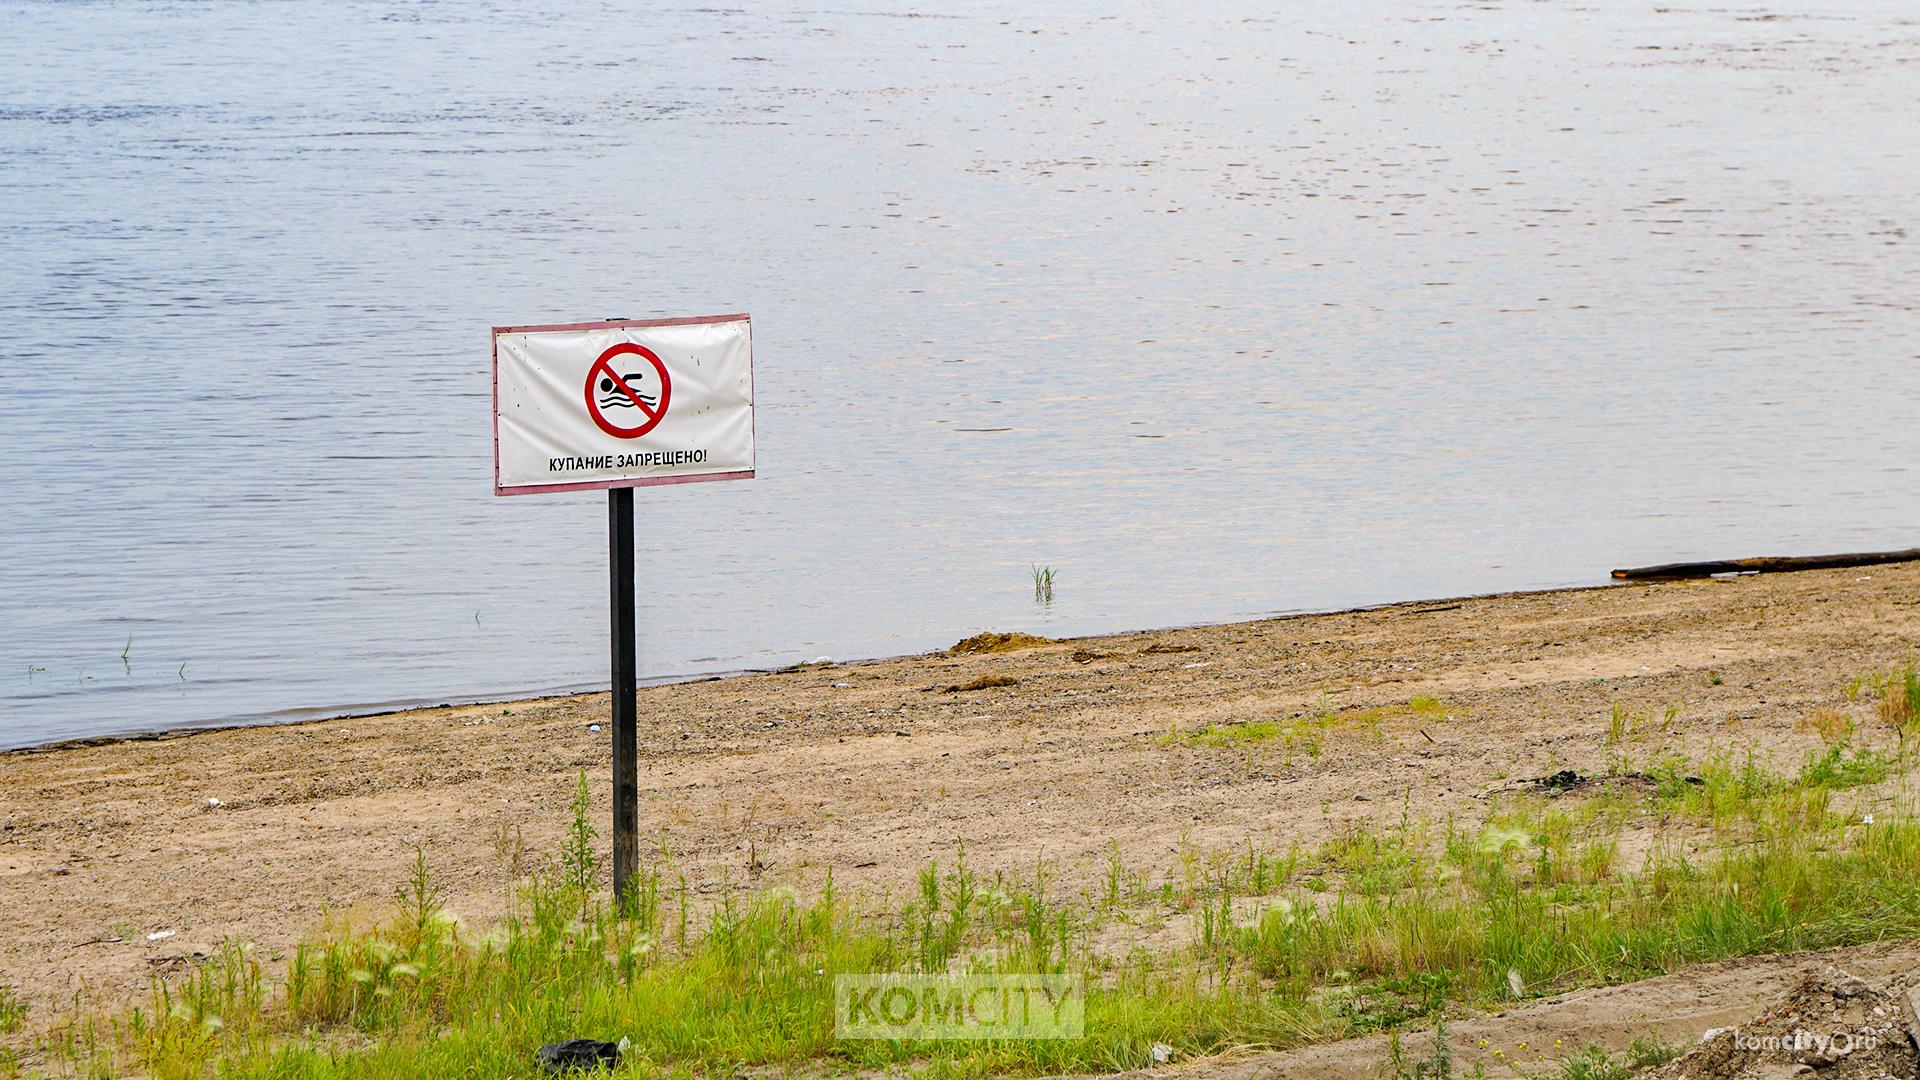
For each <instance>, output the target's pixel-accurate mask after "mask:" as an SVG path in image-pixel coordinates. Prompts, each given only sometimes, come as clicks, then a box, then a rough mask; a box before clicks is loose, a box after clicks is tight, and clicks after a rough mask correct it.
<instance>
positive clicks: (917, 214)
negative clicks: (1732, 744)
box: [0, 0, 1920, 746]
mask: <svg viewBox="0 0 1920 1080" xmlns="http://www.w3.org/2000/svg"><path fill="white" fill-rule="evenodd" d="M0 72H5V74H4V76H0V327H4V329H3V330H0V342H4V351H3V353H0V507H3V508H4V515H5V516H4V520H3V523H0V746H21V745H28V744H34V743H39V742H44V741H48V740H54V739H62V738H70V737H77V736H88V735H99V734H109V733H121V732H132V731H141V730H151V729H158V728H168V727H176V726H181V725H191V724H209V723H224V722H247V721H271V720H278V719H289V718H297V717H304V716H312V715H321V714H325V713H332V712H347V711H354V710H370V709H375V708H378V707H382V706H387V705H392V704H399V703H412V702H422V701H451V700H462V699H477V698H487V697H504V696H509V695H519V694H527V693H532V692H541V691H550V690H557V689H562V688H577V687H588V686H593V685H597V684H602V683H604V680H605V678H606V656H605V638H604V635H605V628H606V614H605V607H606V585H605V573H606V567H605V561H606V549H605V529H606V524H605V508H604V499H603V497H601V496H599V495H597V494H594V493H586V494H570V495H547V496H531V497H522V498H511V499H500V498H495V497H493V496H492V495H491V494H490V487H489V485H490V479H491V476H490V452H489V413H488V375H487V364H488V336H487V328H488V326H490V325H492V324H495V323H521V324H524V323H538V322H556V321H570V320H575V319H592V318H600V317H606V316H616V315H618V316H632V317H645V316H648V315H654V314H672V315H688V314H706V313H715V312H725V311H749V312H751V313H752V314H753V316H754V340H755V346H756V352H757V355H756V357H755V360H756V365H755V366H756V379H755V381H756V390H757V395H758V405H759V416H758V429H759V451H760V471H759V477H758V478H757V479H755V480H752V481H749V482H742V483H725V484H702V485H690V486H684V487H675V488H660V489H652V490H643V491H641V492H639V493H638V496H637V499H636V501H637V504H638V507H639V514H640V524H639V532H640V537H641V540H640V559H639V582H640V586H639V588H640V611H641V623H642V627H641V637H640V650H641V668H642V671H643V674H646V675H648V676H655V677H665V676H677V675H686V674H690V673H697V672H705V671H729V670H740V669H746V668H755V667H766V666H773V665H780V664H786V663H790V662H793V661H796V660H806V659H812V658H815V657H819V656H831V657H834V658H837V659H843V658H853V657H861V656H878V655H888V654H899V653H905V652H911V651H916V650H921V649H926V648H931V647H937V646H940V645H944V644H946V643H949V642H951V641H953V640H954V639H956V638H959V637H961V636H964V635H966V634H969V633H972V632H974V631H977V630H980V629H983V628H996V629H1021V630H1028V631H1032V632H1036V633H1042V634H1063V633H1072V632H1084V631H1097V630H1117V629H1127V628H1140V627H1150V626H1161V625H1170V624H1185V623H1195V622H1207V621H1222V620H1230V619H1237V618H1241V617H1247V616H1257V615H1262V614H1267V613H1275V612H1291V611H1302V610H1313V609H1324V608H1330V607H1339V606H1347V605H1359V604H1368V603H1375V602H1382V601H1388V600H1395V599H1406V598H1417V597H1433V596H1444V595H1450V594H1461V593H1470V592H1481V591H1490V590H1502V589H1525V588H1534V587H1542V586H1554V585H1568V584H1584V583H1591V582H1596V581H1599V580H1602V579H1604V578H1605V575H1606V572H1607V570H1608V569H1609V568H1611V567H1613V566H1616V565H1625V564H1631V563H1639V562H1651V561H1663V560H1668V559H1673V558H1686V557H1707V556H1740V555H1750V554H1763V553H1814V552H1826V551H1838V550H1849V549H1861V548H1875V547H1895V546H1900V547H1904V546H1911V545H1912V544H1914V543H1916V542H1920V541H1917V540H1916V536H1917V534H1920V497H1917V494H1920V493H1916V484H1915V480H1916V477H1915V473H1914V471H1913V470H1914V466H1915V463H1916V462H1920V424H1916V422H1915V419H1914V416H1915V411H1914V410H1915V401H1916V393H1917V392H1920V315H1917V314H1916V309H1917V307H1920V203H1916V201H1915V194H1916V189H1920V181H1917V180H1916V177H1920V138H1916V136H1917V135H1920V13H1916V12H1915V11H1914V9H1913V7H1912V5H1911V3H1909V2H1908V0H1884V2H1857V3H1856V2H1841V0H1836V2H1831V3H1826V2H1813V0H1791V2H1783V3H1770V4H1759V3H1745V2H1739V0H1734V2H1730V3H1716V4H1712V5H1698V6H1696V5H1688V4H1672V3H1660V4H1653V3H1626V2H1621V3H1614V2H1611V0H1609V2H1605V3H1598V4H1593V3H1578V4H1576V3H1566V2H1535V3H1452V2H1444V3H1443V2H1434V3H1423V2H1396V3H1382V2H1364V0H1363V2H1354V3H1338V4H1329V3H1322V2H1308V0H1288V2H1280V3H1269V4H1263V5H1251V6H1248V5H1228V4H1216V3H1204V2H1203V3H1192V4H1182V5H1163V4H1145V3H1140V4H1104V3H1103V4H1091V3H1074V2H1070V3H1063V4H1055V5H1047V6H1045V8H1044V10H1043V11H1041V12H1040V13H1036V9H1035V6H1034V5H1029V4H1013V3H990V2H971V3H961V4H953V5H941V6H938V7H936V6H932V5H930V6H928V7H926V8H918V7H900V6H897V4H896V3H895V0H872V2H867V0H861V2H857V3H848V4H832V5H828V6H820V5H818V4H806V5H795V4H788V3H770V4H754V5H751V6H748V7H706V6H691V7H679V6H669V7H661V8H656V9H651V10H643V9H641V8H640V7H639V6H636V5H614V4H600V3H593V2H587V0H554V2H551V3H546V4H539V5H530V4H520V3H493V4H484V3H434V2H414V3H382V4H374V3H366V2H357V0H328V2H325V3H321V2H318V0H287V2H276V3H263V2H237V0H213V2H207V3H177V2H164V3H23V2H20V0H0ZM1035 564H1039V565H1043V566H1051V567H1053V568H1054V570H1055V574H1056V579H1055V582H1056V583H1055V589H1054V597H1053V600H1052V602H1051V603H1050V604H1048V603H1041V602H1037V601H1036V599H1035V597H1034V592H1033V585H1032V574H1031V567H1032V566H1034V565H1035Z"/></svg>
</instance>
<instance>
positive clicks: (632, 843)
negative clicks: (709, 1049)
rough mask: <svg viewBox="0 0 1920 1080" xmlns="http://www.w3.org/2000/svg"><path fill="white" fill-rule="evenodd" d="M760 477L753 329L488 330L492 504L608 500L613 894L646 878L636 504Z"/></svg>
mask: <svg viewBox="0 0 1920 1080" xmlns="http://www.w3.org/2000/svg"><path fill="white" fill-rule="evenodd" d="M752 476H753V327H752V324H751V323H750V322H749V321H748V319H747V317H746V316H745V315H709V316H705V317H702V318H697V319H604V320H602V321H600V322H590V323H562V324H559V325H553V326H496V327H494V328H493V493H494V494H495V495H524V494H530V493H534V492H541V491H586V490H590V489H594V488H606V489H607V587H608V599H609V601H610V602H609V605H608V607H609V612H608V615H609V619H608V629H609V630H610V631H611V634H610V635H609V637H610V639H611V640H610V641H609V643H608V644H609V645H610V646H611V648H610V650H609V652H610V653H611V659H612V669H613V671H612V675H613V679H612V682H613V695H612V700H611V701H610V703H609V711H611V713H612V714H613V715H612V720H613V724H612V728H613V731H612V736H613V738H612V743H613V746H612V750H613V890H614V895H615V896H616V897H618V898H619V899H620V900H621V902H622V903H625V902H626V900H628V899H629V895H628V892H627V889H628V883H629V882H630V881H631V880H632V877H633V873H634V870H635V868H636V867H637V866H638V865H639V839H638V838H639V813H640V766H639V721H638V717H637V715H636V712H637V702H636V701H635V699H634V687H635V684H636V682H637V681H638V679H637V673H636V669H637V665H636V664H635V624H634V586H633V522H634V515H633V490H632V489H634V488H637V487H645V486H647V485H650V484H686V483H691V482H693V481H696V480H746V479H749V478H751V477H752Z"/></svg>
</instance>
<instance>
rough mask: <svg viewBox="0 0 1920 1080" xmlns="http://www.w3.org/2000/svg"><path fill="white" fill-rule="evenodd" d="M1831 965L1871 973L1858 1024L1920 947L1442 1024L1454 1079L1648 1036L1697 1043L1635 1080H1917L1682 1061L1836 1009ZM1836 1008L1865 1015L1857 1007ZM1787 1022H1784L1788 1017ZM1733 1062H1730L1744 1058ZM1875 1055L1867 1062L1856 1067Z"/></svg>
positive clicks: (1733, 973) (1221, 1071) (1312, 1054)
mask: <svg viewBox="0 0 1920 1080" xmlns="http://www.w3.org/2000/svg"><path fill="white" fill-rule="evenodd" d="M1834 968H1839V969H1841V970H1844V971H1849V972H1853V973H1855V974H1857V975H1859V976H1861V977H1862V978H1863V979H1866V980H1869V981H1872V980H1878V981H1877V982H1875V983H1874V986H1875V989H1876V993H1878V994H1879V995H1880V996H1878V997H1875V998H1874V999H1872V1003H1871V1004H1867V1005H1866V1006H1865V1009H1864V1015H1862V1017H1861V1019H1862V1022H1863V1023H1865V1016H1870V1015H1871V1014H1872V1009H1873V1008H1874V1007H1875V1006H1878V1007H1881V1008H1889V1005H1888V1003H1887V997H1888V996H1889V995H1891V994H1892V993H1893V988H1895V987H1898V986H1909V985H1911V983H1912V980H1913V976H1914V974H1915V973H1916V972H1920V944H1916V943H1911V942H1887V943H1882V944H1877V945H1863V946H1855V947H1852V948H1846V949H1829V950H1824V951H1819V952H1801V953H1778V954H1774V955H1771V956H1753V957H1743V958H1741V959H1738V960H1724V961H1720V962H1718V963H1712V964H1703V965H1701V966H1699V967H1696V968H1692V969H1689V970H1687V971H1682V972H1678V973H1676V974H1673V975H1663V976H1660V977H1659V978H1655V979H1646V980H1643V981H1641V982H1636V983H1627V984H1624V985H1620V986H1607V987H1599V988H1596V989H1592V990H1580V991H1576V992H1574V993H1570V994H1561V995H1558V996H1556V997H1551V998H1545V999H1542V1000H1540V1001H1536V1002H1533V1003H1531V1004H1527V1005H1524V1006H1517V1007H1515V1008H1513V1009H1509V1010H1506V1011H1503V1012H1498V1013H1492V1014H1488V1015H1485V1016H1475V1017H1470V1018H1467V1019H1463V1020H1459V1021H1457V1022H1455V1023H1452V1024H1449V1025H1448V1027H1447V1036H1448V1044H1449V1045H1450V1046H1451V1047H1452V1050H1453V1062H1452V1065H1453V1075H1454V1076H1459V1077H1470V1076H1476V1075H1484V1076H1486V1077H1488V1078H1490V1080H1544V1078H1547V1077H1553V1078H1556V1080H1559V1078H1562V1077H1566V1076H1596V1077H1597V1076H1608V1077H1612V1076H1619V1075H1620V1074H1619V1073H1614V1072H1606V1073H1599V1072H1588V1073H1567V1072H1563V1070H1562V1069H1561V1067H1560V1064H1559V1063H1560V1062H1561V1061H1562V1060H1564V1059H1566V1058H1568V1057H1571V1056H1573V1055H1575V1054H1576V1053H1578V1052H1580V1051H1581V1050H1583V1049H1584V1048H1586V1047H1600V1048H1602V1049H1603V1050H1605V1051H1607V1052H1608V1053H1610V1054H1612V1055H1614V1056H1615V1059H1616V1060H1620V1059H1623V1058H1624V1057H1625V1055H1626V1053H1627V1051H1628V1048H1629V1044H1630V1043H1632V1041H1633V1040H1635V1039H1643V1040H1650V1041H1655V1042H1660V1043H1665V1044H1667V1045H1668V1046H1681V1047H1690V1048H1693V1049H1691V1050H1690V1051H1689V1052H1687V1053H1686V1054H1684V1055H1683V1056H1682V1057H1680V1058H1676V1059H1675V1060H1674V1061H1673V1062H1671V1063H1669V1064H1668V1065H1667V1066H1664V1067H1662V1068H1661V1069H1659V1070H1656V1071H1649V1072H1643V1073H1641V1074H1639V1076H1638V1077H1637V1080H1682V1078H1683V1077H1684V1078H1685V1080H1732V1078H1735V1077H1738V1078H1740V1080H1771V1078H1774V1077H1780V1078H1785V1077H1788V1076H1806V1077H1811V1078H1813V1080H1826V1078H1833V1080H1841V1078H1844V1080H1863V1078H1865V1077H1881V1076H1886V1077H1890V1078H1891V1077H1897V1078H1898V1080H1913V1077H1914V1076H1915V1075H1916V1073H1915V1072H1914V1071H1913V1070H1912V1068H1911V1066H1909V1070H1908V1071H1907V1072H1904V1073H1903V1072H1898V1071H1895V1072H1891V1073H1886V1074H1881V1073H1873V1072H1860V1073H1855V1072H1844V1073H1842V1072H1831V1071H1829V1070H1828V1069H1826V1068H1819V1067H1817V1066H1814V1065H1806V1066H1805V1068H1806V1069H1807V1070H1808V1071H1803V1072H1794V1071H1793V1070H1795V1069H1797V1068H1801V1067H1802V1063H1801V1062H1797V1061H1793V1060H1790V1059H1787V1058H1774V1059H1772V1060H1771V1061H1768V1060H1761V1059H1747V1064H1748V1066H1749V1071H1747V1072H1739V1071H1731V1072H1729V1071H1692V1072H1689V1071H1687V1067H1688V1066H1689V1065H1692V1066H1693V1067H1695V1068H1696V1069H1702V1070H1704V1069H1706V1068H1709V1067H1717V1066H1708V1065H1707V1064H1706V1063H1707V1062H1708V1061H1709V1060H1712V1059H1713V1058H1714V1054H1715V1051H1714V1050H1713V1048H1714V1047H1715V1046H1717V1045H1719V1044H1720V1043H1721V1042H1724V1043H1727V1044H1731V1042H1732V1034H1731V1033H1732V1031H1733V1030H1735V1029H1734V1028H1733V1027H1732V1026H1731V1025H1745V1026H1744V1027H1742V1028H1741V1029H1740V1030H1742V1031H1757V1030H1759V1025H1761V1024H1763V1023H1768V1022H1773V1021H1777V1020H1779V1019H1781V1018H1783V1017H1784V1016H1785V1015H1787V1014H1789V1013H1790V1012H1791V1011H1792V1008H1791V1007H1790V1006H1789V1005H1783V1003H1795V1002H1798V1003H1800V1004H1799V1007H1800V1008H1803V1009H1804V1010H1805V1013H1804V1015H1807V1016H1810V1017H1813V1016H1817V1017H1822V1018H1825V1017H1828V1016H1830V1015H1831V1011H1832V1009H1833V1006H1834V1004H1835V1002H1834V999H1832V997H1831V991H1830V990H1825V989H1815V990H1814V991H1813V992H1811V993H1810V994H1809V993H1804V991H1805V988H1806V987H1807V986H1808V985H1809V984H1810V983H1812V984H1814V985H1815V986H1816V987H1818V986H1820V985H1822V984H1824V983H1826V982H1827V980H1829V979H1830V978H1831V977H1830V976H1828V975H1827V974H1826V973H1827V972H1828V971H1829V970H1831V969H1834ZM1841 977H1842V978H1846V976H1841ZM1842 1007H1843V1008H1846V1009H1850V1010H1851V1011H1852V1012H1853V1013H1855V1014H1860V1013H1861V1010H1860V1009H1859V1008H1858V1007H1855V1006H1845V1005H1843V1006H1842ZM1756 1016H1758V1017H1759V1018H1760V1019H1756ZM1822 1022H1823V1023H1825V1022H1826V1021H1825V1020H1824V1019H1823V1020H1822ZM1787 1023H1788V1025H1789V1027H1791V1025H1792V1023H1793V1021H1791V1020H1789V1021H1787ZM1872 1023H1873V1024H1874V1025H1876V1026H1877V1025H1879V1024H1882V1023H1885V1021H1884V1020H1883V1019H1882V1018H1880V1017H1873V1020H1872ZM1809 1026H1810V1027H1811V1026H1812V1025H1809ZM1710 1032H1711V1033H1712V1035H1711V1037H1710V1038H1707V1039H1705V1040H1704V1041H1703V1039H1702V1035H1703V1034H1707V1033H1710ZM1893 1035H1894V1036H1895V1037H1896V1038H1894V1040H1893V1041H1895V1042H1898V1041H1900V1039H1899V1036H1900V1032H1898V1031H1896V1032H1894V1033H1893ZM1743 1041H1744V1040H1743ZM1402 1043H1403V1046H1404V1051H1403V1052H1404V1054H1405V1055H1406V1057H1408V1058H1409V1059H1413V1060H1419V1059H1422V1058H1426V1057H1429V1056H1430V1055H1431V1054H1432V1052H1433V1032H1432V1031H1421V1032H1413V1033H1409V1034H1407V1035H1405V1036H1403V1038H1402ZM1844 1056H1846V1055H1843V1057H1844ZM1390 1057H1391V1054H1390V1050H1389V1046H1388V1040H1387V1036H1385V1035H1369V1036H1366V1037H1363V1038H1358V1039H1345V1040H1341V1041H1339V1042H1330V1043H1321V1044H1319V1045H1315V1046H1306V1047H1302V1048H1300V1049H1298V1050H1290V1051H1286V1052H1284V1053H1240V1054H1234V1055H1228V1056H1225V1057H1220V1058H1212V1059H1206V1060H1200V1061H1193V1062H1186V1063H1182V1064H1181V1065H1180V1066H1179V1067H1178V1068H1176V1069H1174V1070H1171V1071H1169V1070H1166V1069H1155V1070H1152V1071H1150V1072H1140V1073H1131V1074H1127V1075H1128V1076H1129V1077H1130V1078H1131V1080H1147V1078H1149V1077H1152V1078H1155V1080H1383V1078H1385V1077H1390V1076H1392V1075H1393V1073H1392V1071H1391V1069H1390V1067H1389V1061H1390ZM1729 1060H1730V1061H1732V1062H1734V1064H1735V1065H1736V1066H1737V1064H1738V1061H1739V1060H1740V1059H1729ZM1871 1060H1874V1059H1872V1058H1871V1057H1863V1058H1861V1059H1860V1062H1861V1063H1862V1064H1866V1063H1868V1062H1869V1061H1871ZM1878 1060H1880V1061H1890V1062H1893V1063H1895V1064H1896V1065H1897V1063H1898V1062H1900V1061H1902V1060H1905V1061H1908V1062H1911V1061H1912V1060H1913V1059H1912V1058H1911V1057H1908V1058H1901V1057H1900V1056H1899V1054H1898V1053H1895V1054H1894V1055H1893V1056H1891V1057H1883V1058H1880V1059H1878ZM1774 1066H1781V1067H1782V1068H1774Z"/></svg>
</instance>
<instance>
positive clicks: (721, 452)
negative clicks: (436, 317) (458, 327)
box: [493, 315, 753, 495]
mask: <svg viewBox="0 0 1920 1080" xmlns="http://www.w3.org/2000/svg"><path fill="white" fill-rule="evenodd" d="M751 476H753V329H752V324H751V323H749V322H748V320H747V317H746V316H745V315H714V316H710V317H706V318H698V319H644V320H627V321H610V322H593V323H567V324H564V325H559V326H496V327H494V328H493V492H494V494H496V495H521V494H527V493H530V492H537V491H585V490H589V489H593V488H616V487H642V486H645V485H648V484H682V483H690V482H692V481H696V480H745V479H748V478H750V477H751Z"/></svg>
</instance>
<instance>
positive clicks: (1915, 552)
mask: <svg viewBox="0 0 1920 1080" xmlns="http://www.w3.org/2000/svg"><path fill="white" fill-rule="evenodd" d="M1895 562H1920V548H1908V549H1906V550H1905V551H1859V552H1854V553H1852V554H1849V555H1761V556H1758V557H1756V558H1752V559H1721V560H1719V561H1717V562H1676V563H1661V564H1660V565H1658V566H1630V567H1627V568H1625V569H1622V570H1615V571H1614V572H1613V576H1614V577H1615V578H1617V579H1619V580H1621V581H1633V580H1639V579H1646V578H1693V577H1712V576H1713V575H1715V574H1781V573H1786V572H1787V571H1790V570H1832V569H1835V568H1837V567H1843V566H1878V565H1880V564H1881V563H1895Z"/></svg>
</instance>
